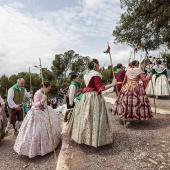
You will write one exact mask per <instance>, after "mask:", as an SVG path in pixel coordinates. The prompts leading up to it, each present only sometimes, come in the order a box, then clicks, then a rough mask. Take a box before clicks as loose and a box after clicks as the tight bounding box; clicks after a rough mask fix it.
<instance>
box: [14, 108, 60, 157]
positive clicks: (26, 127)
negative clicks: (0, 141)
mask: <svg viewBox="0 0 170 170" xmlns="http://www.w3.org/2000/svg"><path fill="white" fill-rule="evenodd" d="M48 110H49V114H50V120H51V127H52V133H53V138H54V147H55V148H56V147H57V146H58V144H59V143H60V140H61V134H60V127H59V121H58V117H57V115H56V113H55V112H54V110H53V109H52V108H51V107H50V106H48ZM14 150H15V151H16V152H17V153H18V154H19V155H25V156H28V157H29V158H33V157H35V156H37V155H41V156H43V155H45V154H47V153H50V152H52V151H53V144H52V138H51V130H50V123H49V120H48V113H47V110H46V109H45V110H44V111H42V110H35V109H32V108H31V109H30V110H29V111H28V113H27V115H26V117H25V118H24V121H23V123H22V125H21V127H20V129H19V134H18V136H17V139H16V141H15V145H14Z"/></svg>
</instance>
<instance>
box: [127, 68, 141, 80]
mask: <svg viewBox="0 0 170 170" xmlns="http://www.w3.org/2000/svg"><path fill="white" fill-rule="evenodd" d="M141 73H143V71H142V70H141V69H140V68H130V69H128V70H127V72H126V75H127V77H128V78H129V79H134V78H136V77H137V76H138V75H139V74H141Z"/></svg>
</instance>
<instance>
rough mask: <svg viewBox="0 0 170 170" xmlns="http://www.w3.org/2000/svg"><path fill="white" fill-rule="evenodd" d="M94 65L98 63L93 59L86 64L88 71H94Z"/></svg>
mask: <svg viewBox="0 0 170 170" xmlns="http://www.w3.org/2000/svg"><path fill="white" fill-rule="evenodd" d="M96 64H99V61H98V60H97V59H95V58H93V59H92V60H90V61H89V63H88V69H89V70H96V68H97V67H96Z"/></svg>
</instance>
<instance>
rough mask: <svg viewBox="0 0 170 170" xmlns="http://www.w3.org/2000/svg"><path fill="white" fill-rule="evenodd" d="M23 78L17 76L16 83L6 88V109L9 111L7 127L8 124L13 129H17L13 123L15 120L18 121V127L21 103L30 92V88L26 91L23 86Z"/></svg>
mask: <svg viewBox="0 0 170 170" xmlns="http://www.w3.org/2000/svg"><path fill="white" fill-rule="evenodd" d="M24 85H25V80H24V79H23V78H19V79H18V80H17V84H15V85H14V86H12V87H11V88H10V89H9V90H8V98H7V101H8V111H9V121H10V122H8V126H7V129H8V127H9V125H10V124H12V125H13V128H14V130H15V131H17V129H16V127H15V125H16V121H18V122H17V123H18V128H19V126H20V125H21V122H22V121H23V117H24V116H23V108H22V104H23V102H24V100H25V99H26V98H29V97H30V94H32V90H31V91H30V93H27V90H26V89H25V88H24Z"/></svg>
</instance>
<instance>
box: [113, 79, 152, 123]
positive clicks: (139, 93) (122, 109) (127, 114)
mask: <svg viewBox="0 0 170 170" xmlns="http://www.w3.org/2000/svg"><path fill="white" fill-rule="evenodd" d="M112 111H113V114H114V115H118V116H120V117H124V118H125V119H126V120H147V119H149V118H152V117H153V116H152V111H151V107H150V104H149V100H148V97H147V95H146V92H145V90H144V89H143V87H142V86H141V85H140V84H136V85H132V84H131V83H130V82H127V83H126V84H125V85H124V86H123V87H122V89H121V91H120V93H119V97H118V99H117V101H116V102H115V104H114V105H113V108H112Z"/></svg>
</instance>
